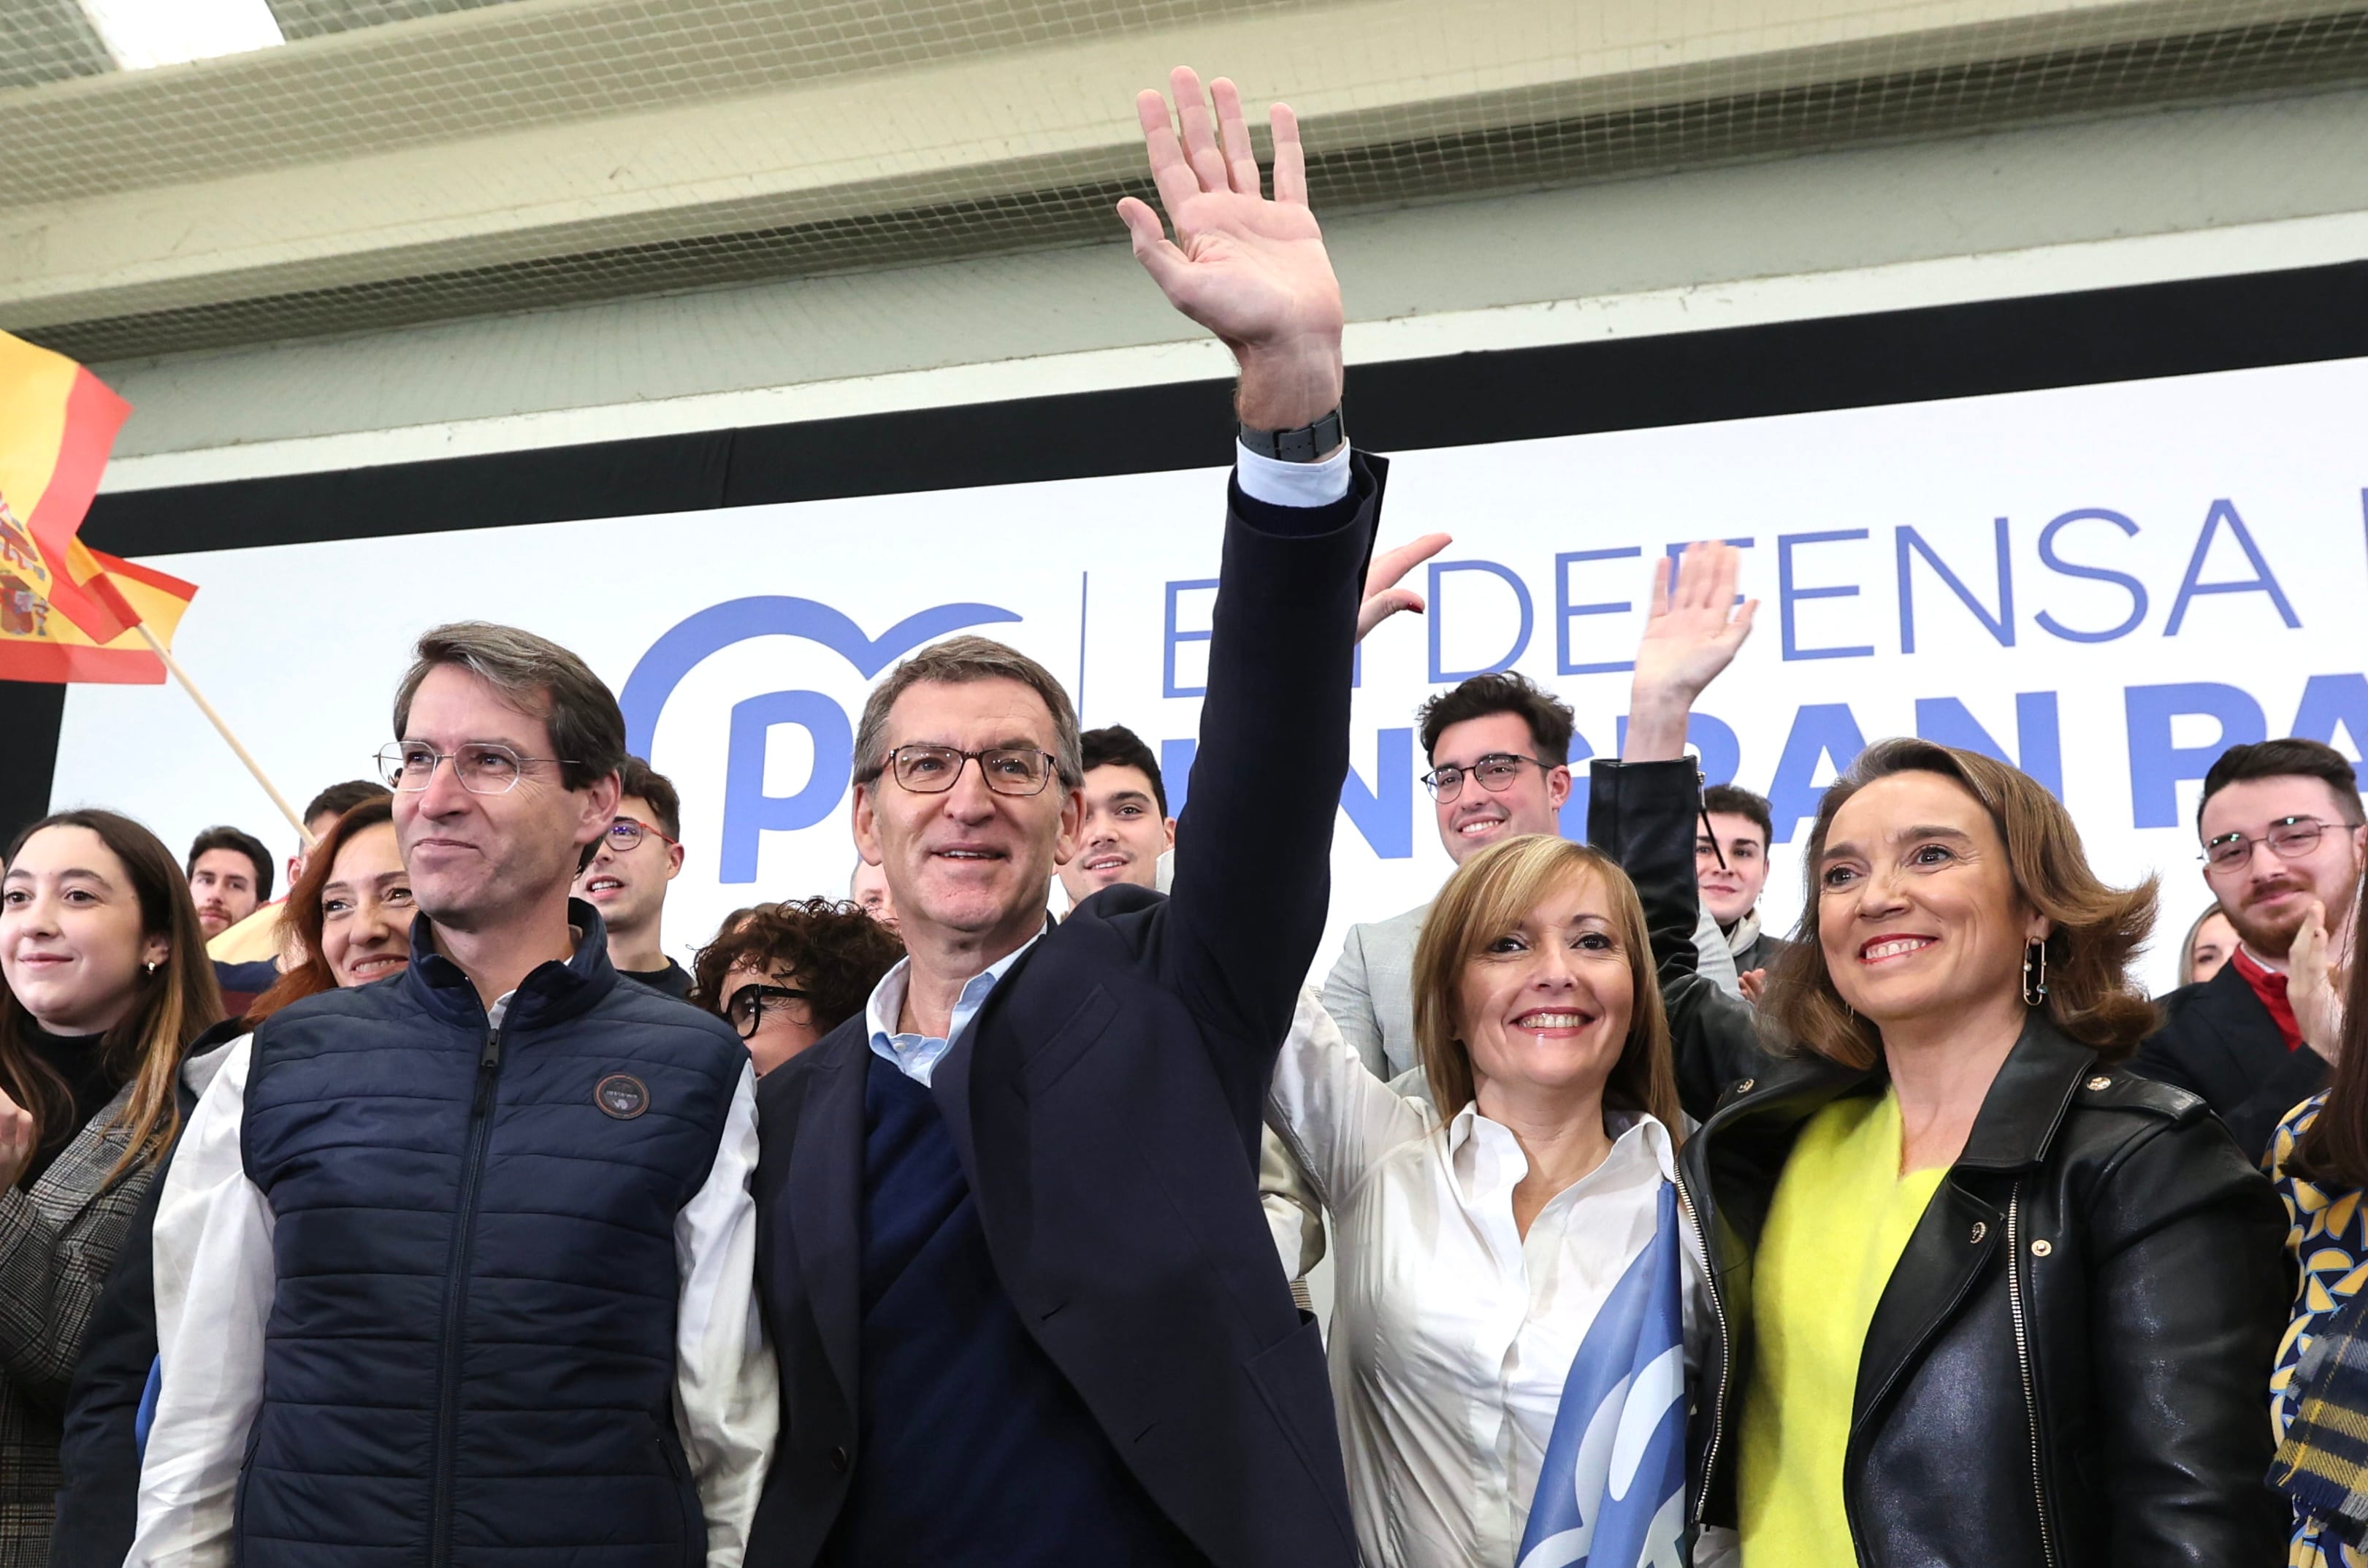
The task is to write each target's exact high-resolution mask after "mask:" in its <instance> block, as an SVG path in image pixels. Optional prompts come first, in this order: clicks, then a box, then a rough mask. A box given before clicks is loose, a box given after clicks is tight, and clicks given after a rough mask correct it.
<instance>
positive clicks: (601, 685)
mask: <svg viewBox="0 0 2368 1568" xmlns="http://www.w3.org/2000/svg"><path fill="white" fill-rule="evenodd" d="M439 665H456V666H458V667H459V668H461V669H464V670H467V671H468V672H469V673H470V674H471V675H473V676H476V677H477V678H478V679H479V680H482V681H484V683H485V684H486V685H487V686H490V687H493V688H494V690H495V692H497V693H498V694H500V696H501V699H502V700H503V701H504V702H506V703H507V704H509V705H510V706H511V707H512V708H515V709H517V710H518V711H519V712H521V713H525V714H529V715H530V716H532V717H534V718H538V719H541V721H542V722H543V724H544V727H545V728H547V729H549V730H550V732H551V745H552V752H553V753H554V754H555V755H556V756H557V759H558V761H559V764H560V769H559V777H560V781H561V782H562V783H563V784H564V785H565V786H566V787H567V788H568V789H570V790H584V789H588V788H590V787H591V786H592V785H594V784H597V783H598V782H599V781H600V780H601V779H603V778H607V777H608V776H609V774H611V773H615V772H617V771H618V770H619V769H620V768H621V767H623V766H624V763H625V715H624V713H623V712H622V711H621V710H619V708H618V707H617V696H616V693H614V692H612V691H610V690H609V687H608V685H607V683H606V682H604V681H602V680H601V678H600V677H599V676H596V675H594V674H593V673H592V669H591V666H590V665H586V663H585V662H584V661H583V660H581V659H579V658H577V657H576V656H575V654H574V653H569V652H568V651H567V650H566V649H564V648H563V647H561V646H560V645H559V644H558V643H556V642H552V640H551V639H550V638H548V637H538V636H536V635H535V634H534V633H533V632H531V631H519V630H518V628H517V627H515V626H496V625H495V624H494V623H493V622H491V621H486V620H459V621H454V622H452V623H451V624H450V625H449V626H439V627H437V628H435V629H434V630H433V631H427V632H426V633H423V634H422V635H421V637H420V639H419V645H418V647H417V648H416V649H415V650H414V657H413V660H412V665H411V668H410V669H409V670H408V671H406V672H404V677H403V685H402V686H401V687H397V688H396V690H395V694H394V737H395V739H397V740H401V739H402V738H403V732H404V728H405V727H406V726H408V725H409V723H410V722H411V699H413V698H415V697H416V696H417V695H419V683H420V682H421V681H424V680H426V679H427V672H428V671H430V670H432V669H435V668H437V667H438V666H439Z"/></svg>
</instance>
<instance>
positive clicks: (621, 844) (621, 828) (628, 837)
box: [608, 817, 682, 855]
mask: <svg viewBox="0 0 2368 1568" xmlns="http://www.w3.org/2000/svg"><path fill="white" fill-rule="evenodd" d="M645 836H646V837H655V838H662V839H666V843H668V844H670V845H671V844H679V843H681V842H682V841H681V840H680V839H678V838H666V830H665V829H663V828H657V827H653V826H651V825H650V824H648V823H645V822H643V821H642V820H641V819H640V818H638V817H619V818H618V819H617V820H616V821H615V822H612V823H610V824H609V839H608V843H609V849H610V850H612V851H613V852H615V853H617V854H619V855H622V854H624V853H625V852H626V851H627V850H629V849H638V848H640V847H641V846H642V840H643V838H644V837H645Z"/></svg>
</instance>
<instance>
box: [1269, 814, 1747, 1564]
mask: <svg viewBox="0 0 2368 1568" xmlns="http://www.w3.org/2000/svg"><path fill="white" fill-rule="evenodd" d="M1652 962H1653V958H1652V949H1651V946H1650V943H1649V941H1648V939H1647V934H1646V931H1645V918H1644V912H1643V910H1642V909H1641V908H1640V907H1639V905H1638V903H1637V900H1636V892H1635V890H1634V887H1633V886H1632V885H1631V884H1630V883H1629V881H1628V879H1627V877H1626V876H1625V875H1624V874H1623V873H1622V871H1621V870H1620V869H1619V867H1618V866H1617V865H1616V864H1614V863H1612V862H1611V860H1609V859H1608V858H1605V857H1603V856H1602V855H1600V854H1598V853H1597V852H1596V851H1594V850H1592V849H1589V848H1588V847H1587V846H1584V845H1579V844H1573V843H1569V842H1566V841H1565V840H1562V839H1559V838H1553V837H1546V836H1538V835H1532V836H1528V837H1521V838H1515V839H1509V840H1508V841H1506V842H1505V843H1503V844H1499V845H1496V846H1491V847H1490V848H1489V849H1487V850H1486V851H1484V852H1483V853H1481V854H1479V855H1475V856H1474V857H1473V858H1471V859H1470V860H1468V861H1466V862H1464V864H1463V866H1462V867H1460V868H1459V869H1457V870H1456V872H1455V874H1454V876H1453V877H1452V878H1451V879H1449V881H1448V883H1447V886H1446V888H1445V889H1444V890H1443V891H1442V892H1441V893H1440V897H1439V900H1438V902H1437V903H1435V904H1434V905H1433V906H1432V908H1431V912H1430V915H1429V919H1428V920H1427V921H1426V922H1425V924H1424V928H1423V933H1422V938H1421V942H1420V944H1419V946H1418V947H1417V950H1416V955H1415V976H1414V985H1415V998H1414V1000H1415V1029H1416V1035H1417V1041H1418V1044H1419V1048H1420V1053H1421V1060H1422V1064H1423V1071H1424V1076H1425V1078H1426V1080H1427V1083H1428V1087H1429V1094H1430V1103H1429V1104H1425V1103H1424V1102H1423V1101H1422V1100H1420V1099H1415V1098H1406V1097H1402V1096H1399V1095H1398V1094H1396V1093H1395V1092H1394V1091H1393V1090H1391V1089H1390V1087H1389V1086H1388V1085H1384V1084H1383V1082H1382V1081H1381V1080H1380V1079H1378V1078H1376V1077H1374V1076H1373V1075H1372V1073H1370V1072H1369V1071H1367V1070H1366V1068H1365V1067H1364V1065H1363V1063H1362V1062H1360V1061H1359V1059H1358V1058H1357V1056H1356V1054H1355V1052H1354V1051H1351V1050H1350V1049H1349V1047H1348V1046H1347V1045H1345V1044H1344V1043H1343V1042H1342V1041H1341V1040H1340V1037H1339V1033H1338V1030H1337V1029H1336V1028H1334V1027H1333V1026H1332V1023H1331V1020H1330V1019H1329V1018H1327V1017H1325V1016H1324V1014H1323V1011H1322V1008H1321V1007H1320V1006H1318V1005H1317V1003H1316V1002H1315V998H1314V996H1313V994H1310V995H1308V996H1306V997H1304V998H1303V1000H1302V1002H1301V1012H1300V1017H1299V1020H1298V1024H1297V1027H1295V1028H1293V1029H1292V1035H1291V1040H1290V1041H1289V1042H1288V1043H1287V1044H1286V1045H1285V1046H1284V1048H1283V1053H1282V1056H1281V1061H1280V1062H1279V1063H1278V1065H1277V1068H1276V1073H1275V1078H1274V1086H1273V1090H1272V1093H1271V1096H1270V1099H1269V1107H1268V1121H1269V1124H1270V1125H1271V1126H1272V1127H1273V1128H1274V1130H1275V1131H1277V1132H1278V1133H1280V1134H1281V1136H1282V1137H1283V1139H1284V1140H1285V1142H1288V1143H1289V1144H1291V1145H1292V1148H1293V1151H1294V1153H1296V1154H1297V1155H1298V1156H1299V1158H1300V1159H1301V1161H1302V1163H1303V1164H1304V1165H1305V1167H1306V1169H1307V1171H1308V1173H1309V1175H1310V1176H1312V1177H1313V1178H1314V1182H1315V1187H1316V1190H1317V1192H1318V1194H1319V1196H1320V1197H1321V1198H1322V1199H1323V1201H1324V1203H1325V1205H1326V1208H1327V1209H1328V1210H1330V1212H1331V1214H1332V1218H1333V1224H1334V1227H1335V1234H1336V1237H1337V1244H1336V1245H1337V1250H1336V1254H1335V1256H1336V1259H1337V1265H1336V1266H1337V1268H1338V1273H1337V1275H1336V1279H1337V1285H1336V1293H1337V1305H1336V1308H1335V1310H1334V1313H1333V1318H1332V1331H1331V1367H1332V1392H1333V1398H1334V1402H1335V1403H1336V1405H1337V1407H1338V1413H1339V1420H1340V1433H1341V1442H1342V1448H1343V1449H1344V1450H1345V1452H1346V1456H1347V1459H1348V1465H1349V1494H1350V1497H1351V1500H1352V1503H1353V1505H1354V1507H1355V1511H1356V1524H1357V1538H1358V1542H1359V1545H1360V1548H1361V1551H1362V1554H1363V1557H1364V1561H1365V1562H1366V1563H1367V1564H1368V1568H1474V1565H1486V1568H1514V1564H1515V1562H1516V1560H1517V1558H1518V1557H1519V1556H1520V1550H1521V1547H1522V1544H1523V1535H1524V1531H1525V1529H1526V1528H1527V1526H1528V1524H1529V1516H1530V1512H1531V1502H1532V1498H1533V1494H1535V1493H1536V1492H1537V1489H1538V1485H1539V1476H1540V1473H1541V1468H1542V1466H1543V1464H1544V1463H1545V1460H1546V1455H1547V1448H1548V1443H1549V1439H1550V1437H1552V1435H1553V1434H1554V1424H1555V1416H1556V1415H1557V1412H1558V1410H1559V1407H1560V1405H1561V1403H1562V1398H1563V1391H1564V1386H1565V1380H1566V1379H1569V1378H1570V1377H1571V1375H1572V1369H1573V1367H1572V1364H1573V1361H1574V1358H1576V1357H1577V1354H1578V1352H1579V1349H1580V1346H1581V1344H1582V1342H1583V1341H1585V1340H1586V1339H1587V1337H1588V1330H1589V1328H1590V1327H1591V1326H1593V1325H1594V1324H1595V1322H1596V1319H1597V1316H1598V1314H1599V1312H1601V1311H1602V1309H1603V1308H1604V1305H1605V1303H1606V1301H1607V1300H1609V1299H1610V1298H1611V1294H1612V1291H1613V1289H1614V1287H1615V1286H1617V1285H1619V1284H1620V1282H1621V1281H1622V1277H1623V1276H1624V1275H1626V1274H1627V1273H1628V1271H1629V1269H1630V1267H1631V1265H1632V1264H1639V1266H1640V1267H1642V1265H1641V1264H1640V1256H1641V1255H1643V1254H1644V1253H1645V1251H1646V1249H1647V1247H1648V1245H1649V1244H1651V1243H1652V1242H1653V1240H1654V1238H1655V1236H1656V1232H1657V1231H1658V1230H1659V1228H1660V1223H1661V1217H1662V1216H1663V1215H1664V1214H1669V1215H1675V1214H1677V1213H1678V1212H1679V1210H1678V1208H1677V1206H1675V1205H1672V1204H1670V1203H1668V1202H1666V1201H1665V1200H1664V1189H1665V1188H1667V1187H1671V1186H1673V1184H1674V1182H1675V1180H1676V1175H1677V1144H1678V1142H1679V1139H1680V1138H1681V1137H1682V1136H1683V1127H1684V1121H1683V1116H1682V1113H1681V1112H1679V1109H1678V1094H1677V1084H1676V1079H1675V1076H1674V1074H1673V1071H1672V1068H1671V1065H1670V1057H1669V1039H1668V1023H1667V1021H1666V1019H1665V1017H1664V1016H1663V1014H1662V1011H1661V999H1660V991H1659V988H1658V987H1657V985H1656V983H1655V981H1654V976H1653V969H1652ZM1434 1106H1435V1107H1436V1108H1437V1109H1436V1111H1434V1110H1433V1107H1434ZM1442 1118H1443V1120H1442ZM1677 1229H1678V1231H1679V1236H1678V1238H1677V1245H1678V1247H1679V1251H1680V1253H1681V1256H1682V1257H1683V1260H1684V1261H1683V1264H1682V1266H1681V1270H1680V1267H1679V1266H1677V1265H1675V1264H1672V1265H1671V1266H1670V1269H1669V1272H1670V1273H1672V1274H1676V1273H1679V1272H1681V1273H1682V1285H1681V1286H1680V1287H1679V1289H1681V1290H1682V1306H1683V1319H1684V1361H1685V1366H1686V1369H1687V1381H1688V1383H1689V1385H1690V1384H1691V1376H1692V1369H1693V1368H1694V1367H1695V1366H1697V1365H1698V1364H1699V1360H1700V1352H1701V1348H1702V1345H1703V1343H1704V1341H1705V1339H1706V1337H1707V1335H1708V1333H1709V1329H1710V1326H1711V1325H1710V1324H1709V1321H1708V1318H1707V1313H1708V1311H1709V1308H1708V1304H1707V1297H1706V1296H1705V1295H1704V1293H1703V1288H1702V1251H1701V1244H1700V1239H1699V1237H1698V1236H1696V1235H1695V1234H1694V1233H1693V1227H1692V1224H1691V1221H1690V1220H1679V1221H1677ZM1656 1256H1660V1257H1662V1258H1665V1259H1666V1258H1667V1257H1668V1253H1667V1251H1666V1250H1665V1251H1663V1252H1662V1253H1660V1254H1658V1255H1656ZM1668 1359H1673V1358H1665V1360H1668ZM1665 1370H1666V1369H1665ZM1639 1381H1640V1382H1641V1381H1646V1380H1639ZM1582 1425H1583V1421H1582ZM1626 1436H1627V1434H1625V1433H1623V1434H1622V1437H1623V1438H1624V1437H1626ZM1634 1448H1635V1445H1634V1444H1631V1445H1629V1447H1628V1448H1627V1449H1624V1450H1622V1453H1620V1454H1615V1456H1614V1460H1613V1462H1614V1463H1615V1464H1617V1463H1619V1462H1621V1460H1622V1458H1623V1457H1625V1458H1629V1459H1630V1460H1631V1462H1633V1454H1634ZM1678 1463H1679V1467H1680V1472H1682V1463H1683V1459H1682V1448H1681V1447H1680V1449H1679V1460H1678ZM1583 1469H1584V1466H1583V1465H1582V1470H1583ZM1555 1473H1556V1475H1557V1476H1558V1477H1560V1476H1562V1474H1563V1471H1561V1470H1560V1468H1559V1466H1558V1468H1557V1470H1556V1472H1555ZM1558 1484H1563V1485H1565V1486H1566V1485H1567V1482H1566V1481H1563V1482H1560V1483H1558ZM1681 1490H1682V1488H1681V1487H1680V1491H1681ZM1578 1492H1579V1494H1580V1495H1581V1498H1582V1503H1581V1508H1580V1511H1581V1512H1588V1511H1591V1510H1593V1509H1594V1508H1595V1506H1596V1501H1597V1499H1596V1497H1595V1496H1594V1495H1591V1494H1589V1489H1588V1486H1587V1485H1586V1483H1584V1481H1582V1483H1581V1484H1580V1485H1579V1487H1578ZM1542 1523H1543V1520H1542ZM1670 1528H1672V1527H1671V1526H1670V1525H1669V1523H1668V1517H1666V1516H1665V1517H1664V1519H1663V1521H1662V1528H1661V1529H1660V1530H1658V1531H1656V1535H1664V1536H1665V1535H1666V1534H1667V1533H1668V1530H1669V1529H1670ZM1712 1534H1713V1539H1712V1540H1707V1541H1703V1542H1699V1543H1697V1544H1696V1546H1695V1549H1694V1556H1693V1561H1694V1562H1695V1563H1697V1564H1703V1563H1708V1562H1714V1561H1718V1560H1721V1559H1723V1558H1724V1557H1725V1553H1726V1551H1727V1549H1728V1548H1729V1547H1731V1540H1732V1538H1731V1537H1727V1538H1726V1539H1725V1540H1720V1539H1718V1538H1719V1537H1722V1536H1724V1535H1725V1532H1712ZM1571 1545H1576V1546H1577V1547H1578V1549H1579V1550H1578V1551H1576V1552H1573V1551H1566V1550H1565V1551H1556V1550H1550V1549H1549V1547H1548V1546H1546V1545H1541V1546H1537V1547H1534V1548H1533V1550H1532V1551H1531V1557H1530V1558H1529V1559H1527V1560H1526V1561H1528V1562H1569V1561H1572V1560H1574V1558H1575V1557H1576V1556H1578V1555H1583V1554H1584V1550H1585V1548H1584V1540H1583V1537H1582V1538H1581V1539H1580V1540H1576V1541H1569V1540H1566V1541H1565V1547H1567V1546H1571ZM1632 1561H1633V1560H1632ZM1653 1561H1655V1562H1661V1561H1665V1559H1659V1558H1656V1559H1653Z"/></svg>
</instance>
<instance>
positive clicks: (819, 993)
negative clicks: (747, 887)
mask: <svg viewBox="0 0 2368 1568" xmlns="http://www.w3.org/2000/svg"><path fill="white" fill-rule="evenodd" d="M904 956H905V944H904V943H903V942H901V941H899V940H898V939H897V937H896V934H895V933H894V931H891V930H889V929H888V928H887V927H886V926H882V925H881V924H880V922H878V921H877V920H874V919H872V918H871V915H867V914H865V913H864V912H863V906H862V905H860V904H856V903H843V902H837V903H835V902H833V901H832V900H830V899H826V898H809V899H801V900H795V901H791V902H785V903H760V904H757V906H756V907H755V908H753V909H735V910H734V911H733V912H732V913H731V914H730V915H725V916H724V917H723V925H722V926H719V927H717V929H716V932H715V939H714V940H713V941H712V942H710V943H708V944H707V946H705V947H703V948H701V949H699V957H697V958H696V959H694V960H691V988H690V999H691V1000H692V1001H693V1002H694V1003H696V1004H698V1005H699V1006H701V1007H704V1008H706V1009H707V1010H708V1011H709V1012H711V1013H713V1014H714V1015H715V1016H716V1017H723V1006H724V1004H725V1003H726V1002H728V1001H730V1000H731V998H730V997H728V996H726V995H724V994H723V977H724V976H725V975H727V974H730V973H731V972H732V971H734V969H737V968H739V967H741V966H742V965H744V964H746V965H750V966H752V967H754V968H757V969H759V970H763V971H768V972H770V971H777V970H787V971H789V972H790V973H791V974H793V975H795V976H796V977H797V983H798V987H799V989H801V990H803V992H805V994H806V1008H807V1011H808V1012H810V1013H811V1014H812V1015H813V1017H814V1028H815V1029H816V1030H818V1031H820V1032H822V1033H824V1034H827V1033H829V1032H830V1031H831V1030H832V1029H835V1028H837V1027H838V1026H839V1025H841V1024H843V1023H845V1022H846V1021H847V1020H848V1019H849V1018H851V1017H855V1016H856V1015H857V1014H858V1013H860V1012H861V1011H863V1005H864V1004H865V1003H866V1002H868V1001H870V1000H871V988H872V987H873V986H875V985H878V984H879V983H880V977H881V976H882V975H883V974H886V973H887V972H888V971H889V970H890V969H892V968H894V966H895V963H896V960H898V959H901V958H903V957H904Z"/></svg>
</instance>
